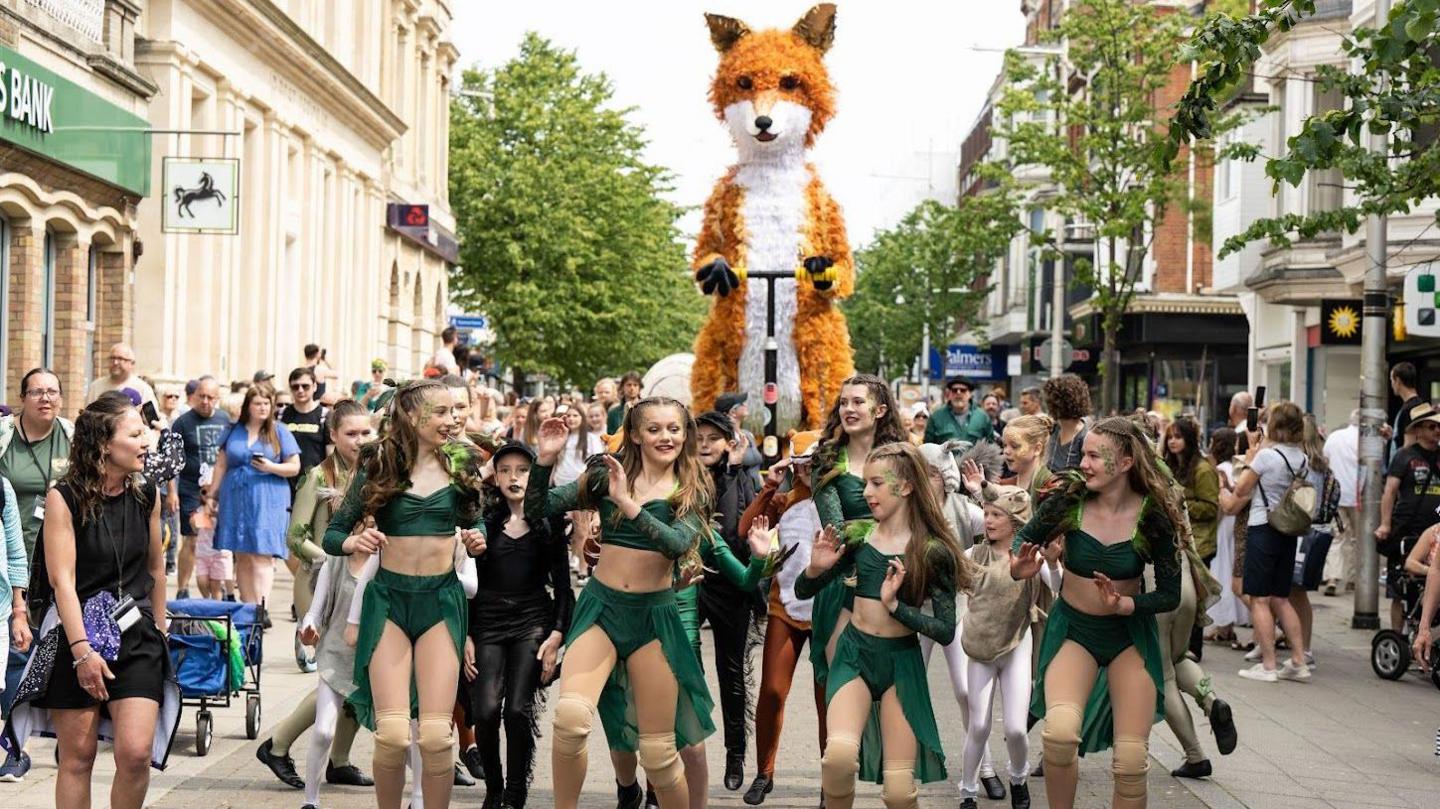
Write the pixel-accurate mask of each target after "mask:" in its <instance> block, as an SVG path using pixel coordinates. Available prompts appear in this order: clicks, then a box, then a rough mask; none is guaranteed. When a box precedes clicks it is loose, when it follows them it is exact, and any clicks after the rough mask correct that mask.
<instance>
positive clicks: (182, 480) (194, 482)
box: [170, 376, 230, 598]
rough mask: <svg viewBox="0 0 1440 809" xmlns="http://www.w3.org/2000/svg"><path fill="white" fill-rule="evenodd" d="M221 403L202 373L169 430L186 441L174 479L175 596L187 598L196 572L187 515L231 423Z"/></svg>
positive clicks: (197, 504)
mask: <svg viewBox="0 0 1440 809" xmlns="http://www.w3.org/2000/svg"><path fill="white" fill-rule="evenodd" d="M219 403H220V385H219V383H217V382H216V381H215V378H214V377H212V376H203V377H201V378H200V380H199V384H197V385H196V386H195V395H194V396H192V397H190V409H189V410H187V411H185V412H184V413H182V414H181V415H180V418H177V419H175V423H174V424H173V425H171V428H170V429H172V430H174V431H175V432H177V433H179V434H180V437H181V438H182V439H183V440H184V441H185V468H184V469H182V470H180V475H179V476H178V477H177V478H176V479H175V483H176V488H177V489H179V494H180V535H181V537H182V540H181V544H180V558H179V559H178V560H177V564H176V573H177V575H178V576H179V581H178V582H177V583H176V587H177V588H178V592H177V593H176V598H188V597H189V594H190V593H189V590H190V577H191V575H193V574H194V572H195V527H194V526H193V525H191V524H190V516H191V515H192V514H194V513H195V512H197V511H199V510H200V509H201V508H202V507H203V505H204V500H203V498H202V496H201V491H200V480H201V478H202V477H208V470H209V469H210V467H212V466H214V465H215V455H216V453H217V452H218V451H219V450H220V444H221V442H222V439H223V437H224V435H225V431H226V430H227V429H228V428H229V427H230V416H229V415H228V414H226V413H225V411H224V410H221V409H219V408H218V407H217V405H218V404H219Z"/></svg>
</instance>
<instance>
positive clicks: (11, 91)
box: [0, 62, 55, 133]
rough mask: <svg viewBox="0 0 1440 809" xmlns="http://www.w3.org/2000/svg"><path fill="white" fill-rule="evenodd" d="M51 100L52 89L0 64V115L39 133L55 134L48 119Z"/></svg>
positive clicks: (51, 120)
mask: <svg viewBox="0 0 1440 809" xmlns="http://www.w3.org/2000/svg"><path fill="white" fill-rule="evenodd" d="M54 101H55V88H54V86H52V85H50V84H46V83H45V82H43V81H41V80H40V79H37V78H35V77H34V76H31V75H27V74H26V73H24V72H23V71H22V70H20V69H19V68H15V67H11V66H10V65H7V64H6V63H4V62H0V116H4V117H5V118H9V119H10V120H12V121H16V122H18V123H21V124H24V125H26V126H29V127H32V128H34V129H36V130H39V131H40V132H47V133H48V132H54V131H55V125H54V123H53V119H52V118H51V117H50V110H51V104H52V103H53V102H54Z"/></svg>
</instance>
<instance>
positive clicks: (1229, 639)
mask: <svg viewBox="0 0 1440 809" xmlns="http://www.w3.org/2000/svg"><path fill="white" fill-rule="evenodd" d="M1234 641H1235V633H1234V632H1233V631H1231V632H1215V633H1212V634H1208V635H1206V636H1205V642H1206V643H1233V642H1234Z"/></svg>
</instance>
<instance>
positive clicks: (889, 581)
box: [880, 559, 905, 612]
mask: <svg viewBox="0 0 1440 809" xmlns="http://www.w3.org/2000/svg"><path fill="white" fill-rule="evenodd" d="M904 583H905V563H904V562H902V561H900V560H899V559H891V560H890V566H889V567H888V568H886V569H885V580H884V581H882V582H880V603H881V604H884V605H885V609H887V610H889V611H891V612H894V611H895V607H896V606H898V605H899V597H900V586H901V585H903V584H904Z"/></svg>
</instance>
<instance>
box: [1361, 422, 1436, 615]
mask: <svg viewBox="0 0 1440 809" xmlns="http://www.w3.org/2000/svg"><path fill="white" fill-rule="evenodd" d="M1408 415H1409V422H1408V423H1407V424H1406V425H1405V440H1406V441H1408V442H1409V443H1407V444H1406V445H1405V446H1404V447H1403V448H1401V449H1399V450H1397V451H1396V452H1395V456H1394V457H1393V458H1391V459H1390V469H1389V471H1387V472H1386V475H1385V494H1384V495H1383V496H1382V497H1381V498H1380V527H1379V528H1376V529H1375V539H1376V540H1378V541H1379V542H1381V543H1382V548H1383V551H1384V553H1385V590H1386V593H1387V595H1388V596H1389V597H1390V599H1391V601H1390V628H1391V629H1394V630H1395V631H1397V632H1398V631H1400V629H1401V627H1402V626H1403V625H1404V620H1405V608H1404V605H1403V604H1401V602H1400V591H1399V589H1398V584H1399V581H1400V577H1401V576H1403V575H1405V574H1404V564H1405V557H1406V556H1407V555H1408V554H1409V553H1410V549H1411V548H1413V547H1415V543H1416V542H1417V541H1418V540H1419V538H1420V534H1422V533H1424V531H1425V529H1427V528H1429V527H1430V526H1432V525H1434V524H1435V523H1436V522H1440V515H1437V514H1436V511H1435V510H1436V508H1437V507H1440V469H1437V466H1440V410H1437V409H1436V408H1435V407H1434V406H1432V405H1431V404H1429V403H1428V402H1421V403H1420V404H1418V405H1416V406H1414V407H1412V408H1410V412H1409V414H1408ZM1392 537H1393V538H1397V539H1398V540H1399V542H1387V540H1390V539H1391V538H1392Z"/></svg>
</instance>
